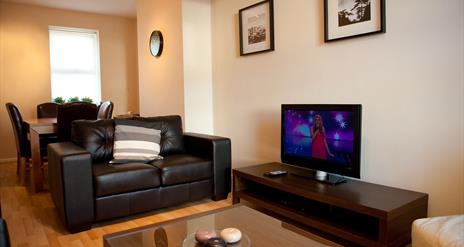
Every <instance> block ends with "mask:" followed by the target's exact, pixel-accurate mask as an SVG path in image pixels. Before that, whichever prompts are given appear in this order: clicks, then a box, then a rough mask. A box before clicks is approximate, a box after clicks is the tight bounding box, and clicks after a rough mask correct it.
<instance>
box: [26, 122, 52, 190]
mask: <svg viewBox="0 0 464 247" xmlns="http://www.w3.org/2000/svg"><path fill="white" fill-rule="evenodd" d="M24 123H25V124H26V126H27V128H28V129H29V135H30V142H31V160H32V161H31V169H30V170H31V176H30V177H31V189H32V191H33V192H40V191H43V189H44V174H43V169H42V157H41V156H40V138H41V137H43V136H46V135H52V134H56V133H57V130H56V118H34V119H26V120H24Z"/></svg>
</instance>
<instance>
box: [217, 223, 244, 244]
mask: <svg viewBox="0 0 464 247" xmlns="http://www.w3.org/2000/svg"><path fill="white" fill-rule="evenodd" d="M220 235H221V238H222V239H224V241H226V242H227V243H228V244H233V243H237V242H238V241H240V239H242V233H241V232H240V230H239V229H237V228H232V227H231V228H226V229H224V230H222V231H221V234H220Z"/></svg>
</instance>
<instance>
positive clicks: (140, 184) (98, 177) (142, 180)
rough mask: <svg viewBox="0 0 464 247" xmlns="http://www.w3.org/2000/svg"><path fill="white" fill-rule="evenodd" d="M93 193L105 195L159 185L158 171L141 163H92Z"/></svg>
mask: <svg viewBox="0 0 464 247" xmlns="http://www.w3.org/2000/svg"><path fill="white" fill-rule="evenodd" d="M92 168H93V176H94V187H95V195H96V196H97V197H99V196H106V195H114V194H119V193H124V192H130V191H137V190H143V189H149V188H156V187H159V186H160V184H161V183H160V171H159V169H158V168H157V167H154V166H152V165H148V164H143V163H126V164H118V165H109V164H94V165H93V167H92Z"/></svg>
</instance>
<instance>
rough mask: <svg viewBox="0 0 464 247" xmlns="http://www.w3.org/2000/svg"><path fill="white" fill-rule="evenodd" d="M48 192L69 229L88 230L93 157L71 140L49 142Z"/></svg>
mask: <svg viewBox="0 0 464 247" xmlns="http://www.w3.org/2000/svg"><path fill="white" fill-rule="evenodd" d="M48 171H49V180H50V193H51V194H52V199H53V201H54V203H55V206H56V208H57V211H58V215H59V217H60V218H61V221H62V222H63V223H64V224H65V226H66V228H67V229H68V230H69V231H70V232H71V233H74V232H79V231H83V230H87V229H90V227H91V226H92V222H93V220H94V199H93V182H92V159H91V157H90V153H89V152H87V151H86V150H84V149H83V148H81V147H79V146H77V145H75V144H73V143H71V142H61V143H53V144H49V145H48Z"/></svg>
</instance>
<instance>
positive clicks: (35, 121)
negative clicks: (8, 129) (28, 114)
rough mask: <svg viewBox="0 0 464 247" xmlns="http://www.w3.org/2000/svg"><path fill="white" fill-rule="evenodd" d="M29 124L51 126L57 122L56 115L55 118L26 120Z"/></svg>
mask: <svg viewBox="0 0 464 247" xmlns="http://www.w3.org/2000/svg"><path fill="white" fill-rule="evenodd" d="M24 122H25V123H26V124H28V125H29V126H50V125H54V124H56V117H53V118H31V119H26V120H24Z"/></svg>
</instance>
